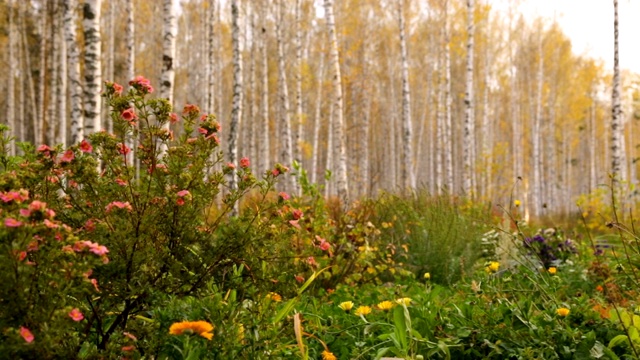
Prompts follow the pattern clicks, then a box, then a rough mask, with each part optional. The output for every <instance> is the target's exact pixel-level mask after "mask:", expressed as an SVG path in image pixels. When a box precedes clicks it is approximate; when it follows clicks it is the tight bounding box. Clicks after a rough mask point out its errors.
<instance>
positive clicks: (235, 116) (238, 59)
mask: <svg viewBox="0 0 640 360" xmlns="http://www.w3.org/2000/svg"><path fill="white" fill-rule="evenodd" d="M239 1H240V0H231V36H232V42H233V105H232V106H233V107H232V109H231V124H230V126H229V162H230V163H232V164H235V163H236V159H237V158H238V144H237V141H238V129H239V127H240V119H242V95H243V93H242V91H243V90H242V86H243V85H242V52H241V51H240V9H239V4H238V3H239ZM229 186H230V187H231V189H236V188H237V186H238V184H237V180H236V176H235V171H232V172H231V178H230V181H229Z"/></svg>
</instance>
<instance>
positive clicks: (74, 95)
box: [62, 0, 133, 144]
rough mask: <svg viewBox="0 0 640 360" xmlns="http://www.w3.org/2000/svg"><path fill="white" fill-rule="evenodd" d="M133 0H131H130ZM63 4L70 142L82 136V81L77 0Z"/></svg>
mask: <svg viewBox="0 0 640 360" xmlns="http://www.w3.org/2000/svg"><path fill="white" fill-rule="evenodd" d="M130 1H133V0H130ZM62 3H63V4H64V35H65V43H66V47H67V71H68V77H69V92H70V99H71V103H70V105H71V139H70V140H71V144H77V143H79V142H80V141H81V140H82V138H83V137H84V114H83V106H82V105H83V104H82V82H81V80H80V52H79V50H78V40H77V36H78V34H77V28H76V26H77V25H76V22H77V21H78V1H77V0H67V1H63V2H62Z"/></svg>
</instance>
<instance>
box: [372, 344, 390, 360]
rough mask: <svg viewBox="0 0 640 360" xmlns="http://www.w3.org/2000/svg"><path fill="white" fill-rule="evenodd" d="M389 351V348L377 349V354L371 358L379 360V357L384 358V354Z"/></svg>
mask: <svg viewBox="0 0 640 360" xmlns="http://www.w3.org/2000/svg"><path fill="white" fill-rule="evenodd" d="M388 351H389V348H386V347H384V348H380V349H378V352H377V353H376V356H375V357H374V358H373V359H374V360H380V358H381V357H383V356H384V354H386V353H387V352H388Z"/></svg>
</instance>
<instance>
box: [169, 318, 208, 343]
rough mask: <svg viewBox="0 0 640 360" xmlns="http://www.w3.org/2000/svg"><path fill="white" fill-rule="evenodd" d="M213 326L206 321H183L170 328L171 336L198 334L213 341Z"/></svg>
mask: <svg viewBox="0 0 640 360" xmlns="http://www.w3.org/2000/svg"><path fill="white" fill-rule="evenodd" d="M212 331H213V325H211V324H209V323H208V322H206V321H182V322H178V323H174V324H173V325H171V327H170V328H169V334H171V335H182V334H197V335H200V336H202V337H203V338H206V339H207V340H211V338H213V333H212Z"/></svg>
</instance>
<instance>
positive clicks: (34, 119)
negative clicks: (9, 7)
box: [20, 2, 39, 143]
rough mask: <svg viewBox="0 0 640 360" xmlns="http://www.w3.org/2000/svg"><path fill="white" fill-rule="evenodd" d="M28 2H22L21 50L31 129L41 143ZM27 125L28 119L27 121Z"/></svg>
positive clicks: (35, 141) (36, 139)
mask: <svg viewBox="0 0 640 360" xmlns="http://www.w3.org/2000/svg"><path fill="white" fill-rule="evenodd" d="M26 4H27V3H26V2H20V32H21V41H20V49H21V52H22V54H23V58H24V66H23V69H24V73H25V74H26V78H27V79H26V80H27V86H28V88H27V89H28V91H29V106H28V108H29V109H30V111H29V113H30V115H31V129H32V131H33V132H34V133H33V134H34V137H33V140H32V141H34V143H37V142H38V141H39V138H38V137H37V134H38V133H37V129H38V120H39V118H38V103H37V102H36V86H35V83H34V80H33V76H32V75H31V69H32V68H31V55H30V54H29V50H28V49H29V42H28V41H27V30H26V29H27V28H26V25H25V24H26V21H25V14H26V13H27V10H26ZM25 123H26V119H25ZM23 140H24V141H26V140H27V134H24V137H23Z"/></svg>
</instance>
